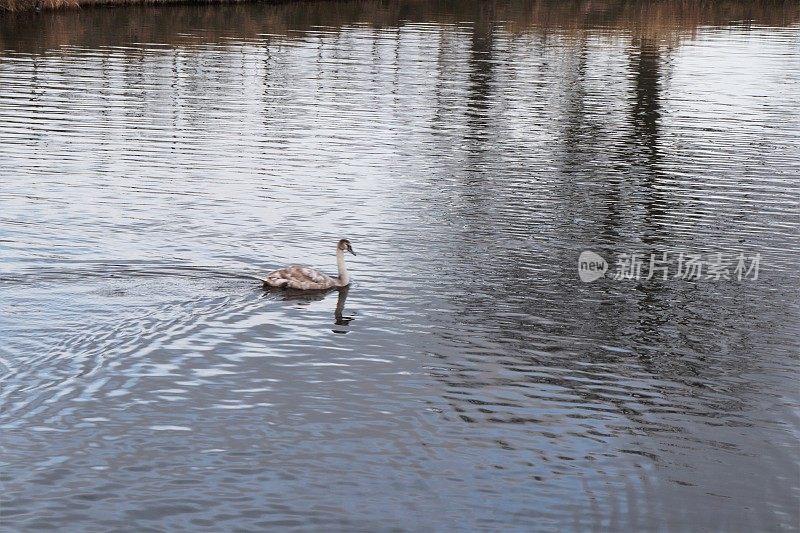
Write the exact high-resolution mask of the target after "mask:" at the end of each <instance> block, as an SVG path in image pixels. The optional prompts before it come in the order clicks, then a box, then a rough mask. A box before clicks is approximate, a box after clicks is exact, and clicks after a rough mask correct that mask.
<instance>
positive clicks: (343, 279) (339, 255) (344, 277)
mask: <svg viewBox="0 0 800 533" xmlns="http://www.w3.org/2000/svg"><path fill="white" fill-rule="evenodd" d="M336 267H337V268H338V269H339V285H340V286H342V287H345V286H347V285H349V284H350V276H349V275H348V274H347V267H346V266H345V265H344V250H340V249H339V248H337V249H336Z"/></svg>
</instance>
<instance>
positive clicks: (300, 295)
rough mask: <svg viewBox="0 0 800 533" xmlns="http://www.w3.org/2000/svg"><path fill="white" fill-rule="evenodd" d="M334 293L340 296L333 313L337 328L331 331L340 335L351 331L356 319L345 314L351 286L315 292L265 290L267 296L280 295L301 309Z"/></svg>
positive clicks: (268, 288) (267, 288)
mask: <svg viewBox="0 0 800 533" xmlns="http://www.w3.org/2000/svg"><path fill="white" fill-rule="evenodd" d="M332 292H337V293H338V296H337V298H336V309H335V310H334V311H333V319H334V322H333V323H334V325H335V326H337V327H335V328H333V329H332V330H331V331H333V332H334V333H340V334H345V333H348V332H349V331H350V330H349V329H348V328H347V326H349V325H350V322H352V321H353V320H354V319H355V316H354V314H352V315H345V314H344V306H345V302H346V301H347V295H348V294H349V292H350V286H349V285H348V286H346V287H340V288H332V289H323V290H314V291H301V290H293V289H274V288H270V287H266V288H265V289H264V293H265V294H268V295H274V294H278V295H280V296H279V297H280V299H281V300H283V301H292V302H296V303H297V304H298V305H300V306H301V307H305V306H307V305H309V304H311V303H312V302H320V301H322V300H324V299H325V298H326V297H327V296H328V295H329V294H330V293H332Z"/></svg>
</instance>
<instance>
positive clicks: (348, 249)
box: [347, 246, 356, 255]
mask: <svg viewBox="0 0 800 533" xmlns="http://www.w3.org/2000/svg"><path fill="white" fill-rule="evenodd" d="M347 251H348V252H350V253H351V254H353V255H356V253H355V252H354V251H353V248H352V247H351V246H348V247H347Z"/></svg>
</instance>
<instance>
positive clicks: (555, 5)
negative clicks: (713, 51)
mask: <svg viewBox="0 0 800 533" xmlns="http://www.w3.org/2000/svg"><path fill="white" fill-rule="evenodd" d="M244 1H248V0H0V17H2V16H3V13H5V15H6V17H8V16H9V14H11V13H14V12H26V11H40V10H41V11H50V10H53V9H58V8H67V9H69V8H73V9H75V8H80V7H84V6H92V5H111V6H114V5H163V4H168V3H191V4H200V5H202V4H206V5H208V4H222V3H225V4H236V3H240V2H244ZM256 1H257V2H258V1H260V2H261V3H269V4H276V3H281V0H256ZM320 4H322V5H324V6H325V7H324V9H325V10H326V11H327V12H328V14H329V15H332V16H333V18H336V15H337V14H343V15H344V14H347V13H352V11H353V7H354V6H357V7H358V9H357V10H358V11H362V12H363V17H364V18H363V20H366V21H374V20H376V19H381V18H385V16H386V14H387V13H389V14H391V13H392V12H398V13H399V12H400V11H403V17H402V18H405V19H412V20H417V19H419V20H421V21H425V22H434V21H435V22H450V23H455V22H458V18H457V17H456V18H453V20H438V19H440V18H443V16H444V18H447V17H446V15H447V14H448V13H451V14H454V15H456V14H457V13H458V12H459V10H460V6H459V1H458V0H449V1H448V0H446V1H442V0H434V1H425V0H410V1H406V2H400V1H398V0H389V1H386V0H383V1H381V0H374V1H368V0H361V1H352V0H351V1H345V2H339V1H334V2H308V3H307V6H308V10H309V11H311V12H314V11H315V10H316V9H315V8H316V7H317V6H319V5H320ZM326 4H327V5H326ZM331 4H334V5H333V6H331ZM467 4H470V2H467ZM305 7H306V6H305V5H304V8H305ZM481 9H482V10H484V9H486V10H489V11H492V12H495V13H496V14H497V15H499V16H496V17H493V18H494V19H495V20H503V18H504V17H503V16H502V13H503V12H505V11H508V12H510V13H511V12H513V13H514V14H515V15H519V14H520V13H522V14H523V17H521V18H520V17H518V16H516V17H513V18H511V17H509V18H507V19H506V20H514V23H513V25H514V26H519V27H517V28H513V27H512V28H508V29H510V30H511V31H514V30H515V29H517V30H525V29H526V27H527V28H530V27H532V26H540V25H541V26H550V27H552V26H554V25H558V26H562V27H564V28H566V29H570V28H574V29H580V28H581V27H584V26H595V27H596V26H597V25H607V26H608V27H610V28H616V29H620V28H622V29H635V30H637V33H640V32H642V33H647V34H650V35H653V34H658V33H661V31H659V30H667V29H669V30H672V31H674V30H675V29H684V30H685V29H688V28H687V26H691V27H692V29H693V28H694V27H697V26H698V25H703V24H709V23H714V22H715V21H719V20H720V19H725V20H727V21H742V22H747V21H754V22H756V23H759V24H766V25H772V26H785V25H788V24H792V23H796V22H797V21H798V18H800V2H797V0H755V1H747V0H716V1H714V0H712V1H709V0H660V1H653V0H601V1H597V0H573V1H567V2H556V1H554V0H529V1H526V2H518V1H514V0H511V1H510V2H498V1H496V0H490V1H486V2H482V6H481ZM424 14H427V15H429V17H428V18H426V17H425V16H422V15H424ZM237 22H238V23H239V24H242V23H244V24H245V25H246V23H247V21H237ZM253 22H256V21H253ZM348 22H352V21H348ZM386 22H387V23H388V24H387V25H395V24H392V23H391V22H389V21H386ZM631 22H633V23H634V24H635V28H630V25H631ZM343 23H344V21H343Z"/></svg>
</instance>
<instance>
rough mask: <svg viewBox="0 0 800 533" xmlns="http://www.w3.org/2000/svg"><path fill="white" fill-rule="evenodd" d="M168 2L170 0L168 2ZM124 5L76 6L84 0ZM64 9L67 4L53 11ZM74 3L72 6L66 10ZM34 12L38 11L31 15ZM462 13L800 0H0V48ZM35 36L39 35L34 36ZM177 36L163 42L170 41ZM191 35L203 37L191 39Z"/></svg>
mask: <svg viewBox="0 0 800 533" xmlns="http://www.w3.org/2000/svg"><path fill="white" fill-rule="evenodd" d="M166 4H172V5H170V6H167V5H166ZM97 5H105V6H119V5H127V6H129V7H127V8H126V9H124V10H118V9H75V8H79V7H83V6H97ZM56 8H64V9H56ZM67 8H72V9H67ZM36 10H38V11H39V12H38V13H36V14H34V12H35V11H36ZM463 21H474V23H475V24H490V25H492V26H494V27H497V26H501V27H502V28H503V30H504V31H507V32H510V33H525V32H530V31H537V32H548V31H551V30H554V29H557V30H558V31H559V32H563V33H570V32H575V33H578V32H582V31H583V30H584V29H587V28H592V29H599V30H601V31H608V32H609V33H616V32H626V33H629V34H631V35H633V36H638V37H644V38H658V39H667V40H670V39H671V38H674V37H675V36H676V35H685V34H687V33H689V34H691V33H693V32H694V31H695V30H696V29H697V28H698V27H700V26H703V25H720V24H729V23H731V22H735V23H738V24H754V25H767V26H788V25H791V24H797V23H798V22H800V2H798V1H797V0H755V1H748V0H718V1H709V0H659V1H655V0H573V1H558V0H507V1H496V0H495V1H492V0H344V1H342V0H317V1H312V0H308V1H296V0H295V1H280V0H200V1H199V2H198V1H195V2H192V1H187V0H0V49H11V48H16V47H17V45H19V44H20V43H26V44H27V45H33V46H35V47H37V48H40V47H41V48H44V49H47V48H50V47H53V46H64V45H74V46H86V47H91V46H103V45H114V44H127V43H130V42H131V40H132V39H133V40H134V41H138V42H162V43H164V44H181V39H186V37H185V35H187V34H194V33H196V32H195V30H196V29H197V28H204V30H203V33H202V35H201V36H198V35H193V36H192V39H197V38H201V39H202V40H203V41H206V42H215V41H218V40H221V39H224V38H228V37H236V38H242V39H247V38H254V39H255V38H258V36H259V35H264V34H273V35H279V34H287V33H288V32H289V30H290V29H291V30H303V29H308V30H310V31H313V28H315V27H319V26H326V27H329V28H336V27H344V26H348V25H352V24H359V25H367V26H371V27H374V28H397V27H400V26H402V25H404V24H407V23H415V22H419V23H438V24H450V25H458V24H460V23H462V22H463ZM32 37H33V38H32ZM165 38H166V39H167V40H168V41H170V40H171V41H172V42H164V39H165ZM193 42H194V43H196V42H197V41H196V40H194V41H193Z"/></svg>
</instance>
